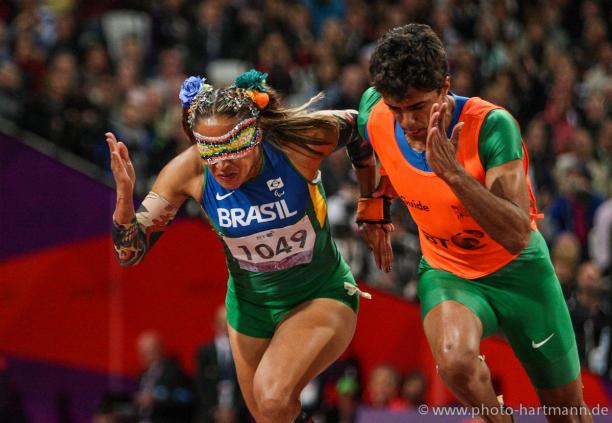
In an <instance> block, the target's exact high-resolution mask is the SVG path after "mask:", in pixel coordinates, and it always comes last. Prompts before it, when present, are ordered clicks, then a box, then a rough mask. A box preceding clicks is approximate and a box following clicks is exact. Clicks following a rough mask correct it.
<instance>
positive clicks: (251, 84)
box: [234, 69, 268, 93]
mask: <svg viewBox="0 0 612 423" xmlns="http://www.w3.org/2000/svg"><path fill="white" fill-rule="evenodd" d="M267 77H268V74H267V73H264V72H259V71H257V70H255V69H251V70H249V71H247V72H245V73H243V74H242V75H240V76H239V77H238V78H236V80H235V81H234V85H235V86H236V88H243V89H245V90H257V91H261V92H262V93H265V92H266V86H265V85H264V84H265V82H266V78H267Z"/></svg>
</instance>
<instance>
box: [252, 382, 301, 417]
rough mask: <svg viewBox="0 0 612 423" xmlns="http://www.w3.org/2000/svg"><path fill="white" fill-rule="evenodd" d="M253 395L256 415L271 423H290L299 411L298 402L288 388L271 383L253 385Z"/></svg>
mask: <svg viewBox="0 0 612 423" xmlns="http://www.w3.org/2000/svg"><path fill="white" fill-rule="evenodd" d="M253 394H254V397H255V403H256V406H257V411H258V413H259V414H260V415H261V416H262V417H264V418H265V419H267V420H269V421H273V422H291V421H292V420H293V418H295V416H296V415H297V413H298V411H299V402H298V401H297V399H296V398H294V395H292V390H291V389H290V387H284V386H282V384H279V383H273V382H271V381H268V382H264V381H261V382H259V383H255V384H254V386H253Z"/></svg>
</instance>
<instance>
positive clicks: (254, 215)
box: [217, 200, 298, 228]
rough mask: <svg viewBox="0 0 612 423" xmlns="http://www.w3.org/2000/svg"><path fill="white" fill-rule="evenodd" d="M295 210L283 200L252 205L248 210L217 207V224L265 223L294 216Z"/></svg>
mask: <svg viewBox="0 0 612 423" xmlns="http://www.w3.org/2000/svg"><path fill="white" fill-rule="evenodd" d="M297 213H298V212H297V210H293V211H291V210H289V206H288V205H287V203H286V202H285V200H280V201H274V202H272V203H266V204H261V205H253V206H251V207H249V209H248V210H245V209H241V208H231V209H223V208H219V209H217V216H218V217H219V226H221V227H222V228H237V227H239V226H249V225H250V224H252V223H253V222H256V223H266V222H272V221H273V220H276V219H287V218H289V217H292V216H295V215H296V214H297Z"/></svg>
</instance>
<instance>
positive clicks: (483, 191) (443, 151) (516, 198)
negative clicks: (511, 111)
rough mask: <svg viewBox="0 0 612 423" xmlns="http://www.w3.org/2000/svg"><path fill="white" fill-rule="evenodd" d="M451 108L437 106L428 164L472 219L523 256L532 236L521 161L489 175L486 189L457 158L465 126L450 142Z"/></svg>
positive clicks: (434, 109) (433, 111)
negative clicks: (448, 120) (447, 117)
mask: <svg viewBox="0 0 612 423" xmlns="http://www.w3.org/2000/svg"><path fill="white" fill-rule="evenodd" d="M446 108H447V104H443V105H442V106H440V105H439V104H434V105H433V106H432V111H431V115H430V123H429V129H428V134H427V147H426V151H427V161H428V162H429V165H430V166H431V168H432V170H433V171H434V172H435V173H436V174H437V175H438V176H439V177H441V178H442V179H443V180H444V181H445V182H446V183H447V184H448V186H449V187H450V188H451V189H452V190H453V192H454V193H455V195H456V196H457V197H458V198H459V200H461V202H462V203H463V205H464V206H465V208H466V209H467V211H468V212H469V213H470V215H471V216H472V217H473V218H474V219H475V220H476V222H478V224H479V225H480V226H482V228H483V229H484V230H485V231H486V232H487V233H488V234H489V236H491V238H493V239H494V240H495V241H497V242H498V243H499V244H500V245H501V246H503V247H504V248H505V249H506V250H508V251H509V252H510V253H512V254H518V253H520V252H521V251H522V250H523V249H524V248H525V247H526V246H527V244H528V243H529V238H530V234H531V225H530V215H529V191H528V188H527V181H526V178H525V171H524V169H523V163H522V161H521V160H512V161H509V162H507V163H504V164H502V165H500V166H497V167H493V168H491V169H489V170H487V172H486V177H485V185H486V186H483V185H481V184H480V183H479V182H478V181H477V180H476V179H475V178H474V177H472V176H471V175H470V174H468V173H467V171H466V170H465V168H464V167H463V166H461V164H460V163H459V162H458V161H457V158H456V156H455V152H456V143H457V140H458V139H459V133H460V131H461V127H462V124H461V123H459V124H458V125H457V126H456V127H455V128H454V129H453V135H452V136H451V140H450V142H449V140H448V139H447V138H446V134H445V129H444V125H443V123H442V120H443V119H440V116H445V114H446Z"/></svg>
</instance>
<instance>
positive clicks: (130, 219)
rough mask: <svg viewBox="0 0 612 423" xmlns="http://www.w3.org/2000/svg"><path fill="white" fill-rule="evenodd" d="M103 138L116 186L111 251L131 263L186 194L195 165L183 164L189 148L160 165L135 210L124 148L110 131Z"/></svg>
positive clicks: (139, 257) (161, 229)
mask: <svg viewBox="0 0 612 423" xmlns="http://www.w3.org/2000/svg"><path fill="white" fill-rule="evenodd" d="M106 141H107V143H108V146H109V150H110V155H111V169H112V172H113V177H114V178H115V184H116V190H117V204H116V206H115V213H114V214H113V228H112V238H113V243H114V246H115V252H116V254H117V258H118V260H119V263H120V264H121V265H122V266H128V265H134V264H137V263H138V262H140V260H142V258H143V257H144V256H145V255H146V253H147V252H148V251H149V250H150V249H151V248H152V247H153V244H155V242H156V241H157V240H158V239H159V237H160V236H161V235H162V234H163V232H164V230H165V229H166V227H167V226H168V225H169V224H170V223H171V222H172V219H174V216H175V215H176V212H177V211H178V208H179V207H180V205H181V204H182V203H183V201H185V199H186V198H187V197H188V196H189V195H188V192H189V191H190V190H189V189H188V188H189V185H190V182H191V178H190V176H189V172H193V171H194V170H195V171H196V172H197V168H194V167H193V166H192V167H191V168H189V167H188V166H185V164H186V162H190V161H191V162H193V160H191V159H190V156H191V155H190V154H188V153H189V150H188V151H187V152H185V153H183V154H181V155H179V156H178V157H177V158H175V159H174V160H172V161H171V162H170V163H169V164H168V165H166V167H164V169H163V170H162V172H161V173H160V175H159V177H158V178H157V180H156V181H155V184H154V186H153V189H152V191H151V192H150V193H149V194H148V195H147V196H146V198H145V199H144V200H143V202H142V204H141V205H140V207H139V209H138V212H135V211H134V202H133V201H134V200H133V195H134V182H135V181H136V175H135V172H134V168H133V166H132V163H131V161H130V157H129V152H128V149H127V147H126V146H125V144H123V143H122V142H118V141H117V139H116V138H115V136H114V134H112V133H110V132H109V133H107V134H106Z"/></svg>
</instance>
